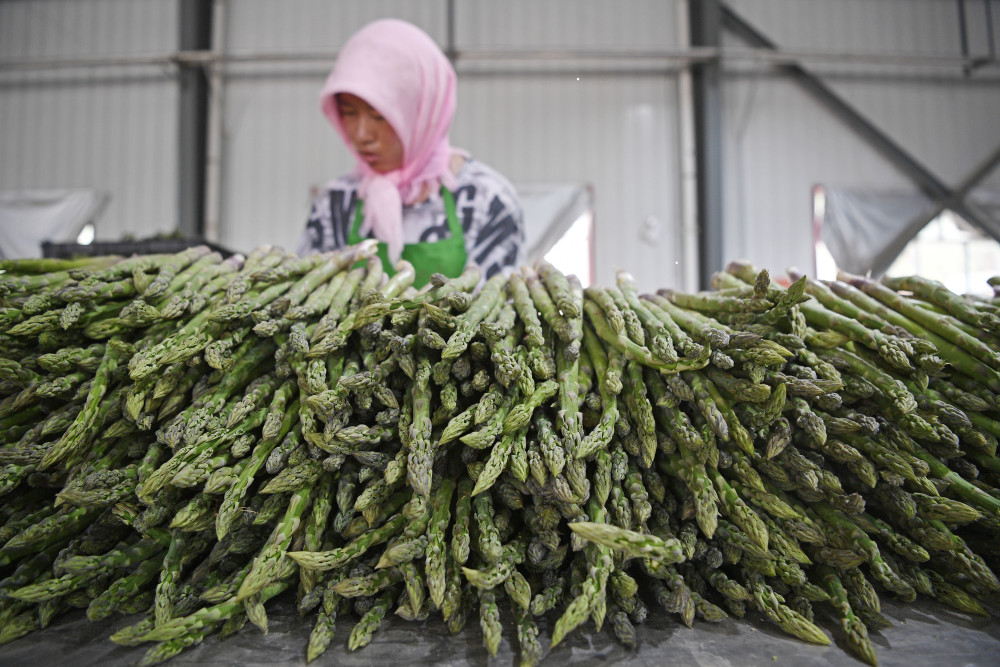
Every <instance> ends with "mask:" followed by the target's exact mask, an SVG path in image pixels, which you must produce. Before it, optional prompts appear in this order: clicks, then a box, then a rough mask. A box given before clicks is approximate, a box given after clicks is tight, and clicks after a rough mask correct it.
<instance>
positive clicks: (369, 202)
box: [320, 19, 456, 262]
mask: <svg viewBox="0 0 1000 667" xmlns="http://www.w3.org/2000/svg"><path fill="white" fill-rule="evenodd" d="M455 87H456V82H455V70H454V69H453V68H452V66H451V63H450V62H448V59H447V58H446V57H445V55H444V53H442V52H441V49H440V48H438V46H437V44H435V43H434V41H433V40H432V39H431V38H430V37H429V36H428V35H427V34H426V33H425V32H423V31H422V30H421V29H420V28H418V27H416V26H415V25H413V24H411V23H407V22H406V21H401V20H398V19H380V20H377V21H373V22H372V23H369V24H368V25H366V26H365V27H363V28H361V29H360V30H358V31H357V32H356V33H354V35H352V36H351V38H350V39H348V40H347V42H346V43H345V44H344V46H343V48H342V49H341V51H340V53H339V55H338V57H337V62H336V64H335V65H334V67H333V71H332V72H330V76H329V77H328V78H327V80H326V84H325V85H324V86H323V90H322V91H321V93H320V104H321V107H322V109H323V113H324V114H325V115H326V117H327V119H328V120H329V121H330V123H331V124H332V125H333V126H334V127H335V128H336V129H337V131H338V132H339V133H340V136H341V138H343V140H344V143H346V144H347V146H348V148H349V149H350V150H351V152H352V153H354V155H355V157H357V158H358V161H357V165H356V167H355V173H357V174H358V175H359V176H360V178H361V185H360V188H359V194H360V195H361V197H362V198H363V199H364V202H365V206H364V223H363V225H362V228H361V232H362V234H364V235H367V234H369V233H373V234H374V236H375V237H376V238H377V239H379V240H380V241H384V242H385V243H386V245H387V246H388V250H389V257H390V258H391V259H392V261H393V262H396V261H398V259H399V256H400V254H401V253H402V251H403V205H404V204H413V203H415V202H416V201H417V200H418V199H419V198H420V196H421V194H423V193H424V192H425V186H427V188H428V189H427V190H426V191H427V192H429V193H430V194H431V196H436V195H437V193H438V191H439V190H440V188H441V185H444V186H445V187H447V188H449V189H454V187H455V178H454V176H453V175H452V173H451V170H450V167H449V165H450V160H451V154H452V149H451V146H450V144H449V143H448V131H449V129H450V128H451V120H452V117H453V116H454V114H455ZM337 93H350V94H352V95H357V96H358V97H360V98H361V99H363V100H364V101H365V102H367V103H368V104H370V105H371V106H372V107H373V108H374V109H375V110H376V111H378V113H379V114H381V115H382V116H383V117H384V118H385V119H386V121H388V123H389V125H391V126H392V129H393V130H395V132H396V135H397V136H398V137H399V141H400V143H401V144H402V146H403V165H402V166H401V167H400V168H399V169H396V170H393V171H390V172H387V173H384V174H380V173H378V172H376V171H375V170H374V169H372V168H371V167H370V166H369V165H368V164H366V163H365V162H364V161H363V160H362V159H361V156H360V155H358V153H357V151H356V150H355V148H354V145H353V144H352V142H351V140H350V138H349V137H348V135H347V133H346V131H345V130H344V126H343V123H341V120H340V114H339V113H338V111H337V100H336V97H335V96H336V95H337Z"/></svg>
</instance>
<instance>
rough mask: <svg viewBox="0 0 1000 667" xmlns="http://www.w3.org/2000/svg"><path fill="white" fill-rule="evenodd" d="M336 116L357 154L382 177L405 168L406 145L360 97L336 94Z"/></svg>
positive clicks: (385, 121) (387, 122) (384, 120)
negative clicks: (404, 146) (404, 147)
mask: <svg viewBox="0 0 1000 667" xmlns="http://www.w3.org/2000/svg"><path fill="white" fill-rule="evenodd" d="M337 112H338V113H339V114H340V122H341V123H342V124H343V126H344V130H345V131H346V132H347V137H348V139H350V141H351V144H352V145H353V146H354V150H356V151H357V152H358V155H360V156H361V159H362V160H364V162H365V164H367V165H368V166H369V167H371V168H372V169H374V170H375V171H377V172H378V173H380V174H384V173H386V172H388V171H392V170H394V169H399V168H400V167H402V166H403V144H401V143H400V142H399V137H398V136H397V135H396V131H395V130H393V129H392V126H391V125H389V121H387V120H386V119H385V118H383V117H382V115H381V114H379V112H378V111H376V110H375V109H374V108H373V107H372V106H371V105H370V104H368V103H367V102H365V101H364V100H363V99H361V98H360V97H358V96H357V95H351V94H350V93H338V94H337Z"/></svg>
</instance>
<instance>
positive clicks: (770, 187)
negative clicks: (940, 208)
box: [722, 0, 1000, 272]
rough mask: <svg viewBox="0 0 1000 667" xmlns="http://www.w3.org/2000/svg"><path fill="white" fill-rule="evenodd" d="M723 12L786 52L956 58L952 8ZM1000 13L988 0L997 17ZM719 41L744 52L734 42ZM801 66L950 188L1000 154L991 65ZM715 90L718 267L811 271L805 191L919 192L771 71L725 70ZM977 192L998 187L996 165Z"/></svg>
mask: <svg viewBox="0 0 1000 667" xmlns="http://www.w3.org/2000/svg"><path fill="white" fill-rule="evenodd" d="M729 4H730V6H731V7H732V8H733V9H734V10H735V11H736V12H737V13H739V14H740V15H741V16H743V18H745V19H746V20H747V21H748V22H750V23H752V24H753V25H754V26H755V27H756V28H757V29H758V30H759V31H761V32H763V33H764V34H766V35H767V36H768V37H769V38H770V39H771V40H772V41H774V42H775V43H776V44H777V45H778V46H779V47H780V48H783V49H787V50H793V51H803V52H807V51H810V50H811V51H827V52H842V53H851V52H853V53H860V54H881V55H900V54H905V55H909V56H958V55H960V54H961V48H960V38H959V34H960V33H959V22H958V14H957V4H956V3H955V2H950V1H947V0H838V1H836V2H800V1H796V0H730V3H729ZM966 5H967V6H968V8H969V10H970V16H969V18H970V24H969V44H970V47H971V52H972V53H973V54H980V55H982V54H984V53H985V51H984V49H985V48H986V47H985V41H984V39H983V35H984V34H985V27H984V24H983V22H982V21H981V20H980V21H978V22H975V20H976V18H977V17H978V18H980V19H981V18H982V17H981V16H979V15H978V14H976V13H974V11H975V10H976V7H977V6H980V7H981V5H980V3H966ZM998 10H1000V3H994V15H995V16H996V14H998V13H1000V11H998ZM998 18H1000V17H998ZM998 27H1000V26H998ZM998 34H1000V33H998ZM726 45H727V46H730V47H734V48H742V47H745V46H746V45H745V44H744V43H743V42H741V41H740V40H739V39H737V38H735V37H733V36H727V38H726ZM998 46H1000V45H998ZM806 69H807V70H808V71H810V72H813V73H816V74H817V75H818V76H820V78H822V80H823V81H824V82H825V83H826V84H827V85H828V86H829V87H830V88H831V89H832V90H833V91H834V92H835V93H837V94H838V95H839V96H841V97H842V99H844V100H845V101H846V102H847V103H848V104H850V105H851V106H852V107H854V108H855V109H857V110H858V111H859V112H861V113H862V114H863V115H864V116H865V117H867V118H868V119H869V120H870V121H871V122H872V123H873V124H874V125H875V126H876V127H878V128H879V129H880V130H881V131H882V132H883V133H885V134H886V135H887V136H889V137H890V138H891V139H893V140H894V141H895V142H896V143H897V144H898V145H900V146H902V147H903V148H904V149H905V150H906V151H907V152H908V153H909V154H910V155H911V156H912V157H913V158H915V159H916V160H917V161H918V162H919V163H921V164H922V165H923V166H924V167H926V168H927V169H928V170H930V172H931V173H933V174H935V175H936V176H937V177H938V178H939V179H940V180H941V181H943V182H944V183H945V184H946V185H949V186H956V185H957V184H959V183H960V182H961V181H963V180H964V179H965V178H966V177H967V176H968V175H969V173H971V172H972V171H973V170H974V169H975V168H976V167H978V166H979V164H980V163H981V162H982V161H983V160H984V159H986V158H987V156H988V155H989V154H991V153H993V152H994V151H995V150H996V149H997V147H998V146H1000V123H998V122H997V118H1000V111H998V110H1000V81H998V79H997V76H996V69H995V68H994V69H993V70H992V72H991V73H987V74H980V75H977V76H973V77H971V78H968V79H966V78H963V77H962V72H961V68H960V67H957V66H948V67H934V68H931V67H927V66H921V67H915V66H912V65H911V66H906V67H903V66H899V65H893V64H885V63H883V64H879V65H878V66H875V65H871V64H868V65H861V64H856V63H855V64H836V65H834V64H829V63H828V64H822V63H815V62H814V63H811V64H807V65H806ZM987 77H988V78H987ZM722 94H723V104H724V130H723V131H724V137H725V140H724V141H725V143H724V157H723V160H724V162H725V165H726V166H725V179H724V183H725V185H724V189H725V201H724V209H725V210H724V216H725V229H726V233H725V235H724V238H725V240H726V242H725V249H724V253H723V256H724V257H725V258H727V259H734V258H746V259H750V260H751V261H752V262H754V263H755V264H756V265H758V266H760V267H766V268H768V269H769V270H771V271H772V272H782V271H784V270H785V269H787V268H788V267H790V266H796V267H797V268H799V269H802V270H805V271H812V270H813V264H812V262H813V260H812V248H813V234H812V199H811V194H810V193H811V191H812V188H813V186H815V185H818V184H822V185H828V186H832V187H866V188H872V189H886V190H898V189H916V186H915V185H914V184H913V183H912V182H911V180H910V179H909V178H908V177H907V176H906V175H905V174H903V173H902V172H900V171H899V170H897V168H896V167H895V166H894V165H893V164H892V163H891V162H890V161H889V160H888V159H887V158H886V157H884V156H882V155H881V154H879V153H878V152H876V151H875V150H873V149H872V148H871V147H870V146H869V145H868V144H867V143H865V142H864V140H862V139H861V138H859V137H858V135H857V134H856V133H855V132H854V131H853V130H852V129H851V128H850V127H848V126H847V125H846V124H845V123H843V122H842V121H840V120H839V119H837V118H836V117H834V116H833V115H832V114H831V113H830V112H829V110H827V109H826V108H825V107H823V106H821V105H820V104H819V103H817V102H816V101H815V100H814V99H813V98H812V97H810V96H809V95H807V94H806V93H805V92H803V90H802V89H801V88H799V87H798V86H796V85H794V84H793V83H792V82H791V81H790V80H789V79H788V78H787V77H783V76H780V75H777V74H775V73H774V72H773V71H771V70H769V68H766V67H753V68H748V67H747V66H745V65H743V66H740V65H737V64H731V65H728V66H727V67H726V75H725V79H724V84H723V93H722ZM984 184H987V185H990V184H992V186H993V187H1000V170H995V171H994V172H993V173H992V174H991V175H990V177H988V178H987V179H986V180H985V181H984Z"/></svg>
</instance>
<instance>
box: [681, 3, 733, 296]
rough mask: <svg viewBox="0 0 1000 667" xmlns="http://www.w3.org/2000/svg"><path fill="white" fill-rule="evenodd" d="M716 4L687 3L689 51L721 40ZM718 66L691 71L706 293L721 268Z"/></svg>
mask: <svg viewBox="0 0 1000 667" xmlns="http://www.w3.org/2000/svg"><path fill="white" fill-rule="evenodd" d="M721 8H722V7H721V3H720V2H719V0H688V11H689V16H690V20H691V46H692V47H695V48H698V47H710V48H718V47H719V44H720V42H721V38H722V13H721ZM721 69H722V66H721V64H720V63H719V61H718V60H709V61H705V62H700V63H696V64H694V65H693V66H692V68H691V74H692V79H691V82H692V89H693V92H694V135H695V136H694V143H695V164H696V171H697V188H696V201H697V209H698V279H699V283H700V287H701V288H702V289H707V288H708V287H709V281H710V280H711V277H712V273H714V272H715V271H719V270H721V269H722V268H723V262H724V261H725V258H724V257H723V247H722V239H723V228H722V220H723V219H722V95H721V85H720V76H721Z"/></svg>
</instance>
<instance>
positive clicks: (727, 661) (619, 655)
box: [0, 599, 1000, 667]
mask: <svg viewBox="0 0 1000 667" xmlns="http://www.w3.org/2000/svg"><path fill="white" fill-rule="evenodd" d="M269 606H271V605H269ZM883 612H884V613H885V615H886V616H888V617H889V618H890V619H892V621H893V622H894V623H895V625H894V627H892V628H889V629H887V630H884V631H882V632H880V633H876V634H874V635H873V636H872V639H873V642H874V643H875V646H876V650H877V652H878V658H879V664H880V665H885V666H889V665H908V666H913V667H920V666H924V665H927V666H931V665H933V666H934V667H938V666H941V665H948V666H952V665H970V666H971V665H976V666H987V665H991V666H992V665H1000V621H998V620H997V619H996V618H992V619H988V618H978V617H976V618H973V617H969V616H965V615H963V614H959V613H956V612H952V611H951V610H950V609H949V608H947V607H944V606H942V605H939V604H936V603H933V602H925V601H918V602H915V603H913V604H909V605H900V604H897V603H895V602H893V601H892V600H884V601H883ZM268 618H269V624H270V632H269V633H268V634H267V635H262V634H260V633H259V632H258V631H257V629H256V628H254V627H252V626H250V625H247V626H246V627H244V628H243V630H241V631H240V633H239V634H237V635H236V636H234V637H231V638H229V639H226V640H223V641H219V640H218V638H217V637H214V636H213V637H209V638H208V639H206V641H205V642H204V643H203V644H202V645H201V646H198V647H196V648H193V649H190V650H188V651H186V652H184V653H182V654H181V655H179V656H178V657H176V658H174V659H173V660H172V661H170V662H169V663H167V664H168V665H232V666H234V667H236V666H240V667H243V666H253V667H255V666H260V667H264V666H265V665H304V664H305V658H304V656H305V646H306V641H307V639H308V636H309V630H310V627H311V619H310V621H301V620H299V619H298V617H297V615H296V614H295V613H294V610H293V609H292V607H291V604H290V601H287V600H282V599H278V600H276V601H275V602H274V603H273V606H271V610H269V616H268ZM136 619H137V617H131V618H122V617H119V618H117V619H114V620H108V621H104V622H99V623H91V622H89V621H87V619H86V617H85V616H83V615H82V613H80V612H77V613H73V614H68V615H66V616H64V617H62V618H60V619H57V621H56V622H55V624H54V625H53V626H51V627H49V628H47V629H45V630H43V631H40V632H36V633H33V634H32V635H28V636H27V637H23V638H21V639H19V640H17V641H14V642H11V643H10V644H8V645H6V646H0V665H4V666H6V665H38V666H45V667H50V666H51V667H56V666H63V665H65V666H66V667H71V666H72V667H79V666H81V665H103V666H107V667H113V666H116V665H122V666H125V665H134V664H136V663H137V662H138V661H139V660H140V659H141V658H142V655H143V653H144V652H145V650H146V647H143V646H139V647H120V646H116V645H115V644H113V643H112V642H111V641H110V640H108V636H109V635H110V634H111V633H112V632H114V631H115V630H116V629H118V628H120V627H123V626H125V625H128V623H129V622H131V621H134V620H136ZM353 620H354V619H353V618H346V619H344V620H343V622H342V623H340V624H339V625H338V627H337V634H336V636H335V638H334V641H333V643H332V644H331V646H330V648H329V649H328V650H327V652H326V653H325V654H324V655H323V657H322V658H320V659H319V660H317V661H316V662H315V663H313V664H317V665H338V666H339V665H345V666H352V665H407V666H409V665H427V666H430V665H453V666H455V667H461V666H465V665H476V666H478V665H487V664H494V665H517V664H518V655H517V646H516V639H515V638H514V634H513V633H514V630H513V628H512V627H510V626H509V625H507V626H505V637H504V640H503V642H502V644H501V647H500V653H499V655H498V656H497V658H495V659H490V658H489V655H488V654H487V653H486V650H485V649H484V648H483V646H482V642H481V635H480V632H479V627H478V623H476V622H475V620H474V619H470V623H469V624H468V625H467V626H466V628H465V630H463V631H462V633H461V634H459V635H458V636H452V635H450V634H449V633H448V632H447V630H446V629H445V628H444V626H443V624H442V623H440V622H439V621H434V620H431V621H428V622H425V623H410V622H407V621H403V620H401V619H399V618H396V617H392V618H390V619H389V620H388V621H387V623H386V624H385V625H384V627H383V628H382V630H381V631H380V632H379V634H377V635H376V636H375V639H374V641H373V642H372V643H371V644H370V645H369V646H367V647H366V648H364V649H362V650H360V651H358V652H356V653H348V652H347V649H346V648H345V644H346V639H347V635H348V633H349V632H350V628H351V622H352V621H353ZM817 622H818V623H819V625H820V626H821V627H823V628H824V629H825V630H827V632H828V634H830V635H831V636H832V637H833V639H834V645H832V646H828V647H819V646H813V645H810V644H805V643H803V642H800V641H797V640H795V639H793V638H790V637H788V635H785V634H784V633H783V632H782V631H781V630H779V629H777V628H776V627H775V626H773V625H771V624H770V623H768V622H767V621H766V620H764V619H763V618H762V617H760V616H756V615H755V616H754V617H752V618H748V619H746V620H734V619H726V620H725V621H723V622H722V623H718V624H709V623H704V622H696V623H695V627H694V628H692V629H688V628H686V627H684V626H683V625H681V624H680V623H678V622H676V621H674V620H673V619H672V618H671V617H670V616H668V615H667V614H665V613H662V612H660V613H657V612H653V613H650V616H649V619H648V620H647V622H646V623H645V624H644V625H642V626H640V627H639V629H638V631H639V645H638V646H637V647H636V648H635V649H634V650H631V651H628V650H625V649H624V648H622V647H621V646H620V645H619V644H618V643H617V642H616V641H615V640H614V639H613V638H612V637H611V635H610V634H609V632H608V630H605V631H604V632H599V633H598V632H594V630H593V626H592V625H587V626H583V627H582V628H580V629H578V630H576V631H575V632H573V633H572V634H571V635H570V636H569V637H567V638H566V639H565V640H564V641H563V643H562V644H560V645H559V646H557V647H556V648H555V649H554V650H552V651H551V652H548V641H547V637H548V635H549V632H550V631H551V623H550V622H546V624H545V625H544V626H543V628H542V639H543V642H542V643H543V646H544V647H545V649H546V651H547V655H546V657H545V659H544V660H543V664H547V665H563V664H572V665H581V666H583V665H606V664H615V665H630V666H631V665H634V666H645V665H649V666H653V665H657V666H659V665H684V666H689V665H697V666H705V667H708V666H711V667H728V666H736V665H789V666H792V665H794V666H796V667H798V666H800V665H830V666H839V665H845V666H852V667H857V666H859V665H861V664H862V663H861V662H860V661H859V660H856V659H854V658H853V657H851V656H850V655H849V654H847V653H846V652H845V650H844V648H843V646H842V644H841V642H840V640H839V634H838V631H839V627H838V626H837V625H836V623H835V621H833V619H831V618H828V617H826V616H823V617H820V618H817Z"/></svg>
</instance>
